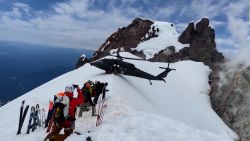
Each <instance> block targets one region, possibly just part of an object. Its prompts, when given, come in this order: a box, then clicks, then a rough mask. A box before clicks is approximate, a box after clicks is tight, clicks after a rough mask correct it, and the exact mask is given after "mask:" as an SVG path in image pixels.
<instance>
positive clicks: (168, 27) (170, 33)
mask: <svg viewBox="0 0 250 141" xmlns="http://www.w3.org/2000/svg"><path fill="white" fill-rule="evenodd" d="M153 26H154V27H155V29H156V28H159V29H160V31H159V33H158V37H155V38H151V39H150V40H147V41H144V42H142V43H140V44H138V46H137V47H136V48H135V50H137V51H142V52H143V53H144V54H145V55H146V59H150V58H152V57H154V55H155V54H157V53H158V52H160V51H161V50H163V49H166V48H167V47H170V46H174V47H175V51H176V52H178V51H179V50H180V49H182V48H183V47H189V44H182V43H180V42H179V41H178V37H179V34H178V33H177V32H176V29H175V26H174V24H172V23H168V22H161V21H154V24H153V25H151V29H152V27H153Z"/></svg>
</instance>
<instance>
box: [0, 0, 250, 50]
mask: <svg viewBox="0 0 250 141" xmlns="http://www.w3.org/2000/svg"><path fill="white" fill-rule="evenodd" d="M0 2H2V0H0ZM24 2H25V1H24ZM231 2H232V3H235V2H234V1H231ZM238 3H241V4H245V5H248V1H247V0H243V1H241V2H238ZM241 6H242V5H240V4H239V5H234V6H233V7H234V9H236V10H232V9H233V8H232V9H229V8H230V7H232V6H230V3H229V2H228V0H221V1H217V0H211V1H207V0H193V1H191V2H189V1H184V2H181V1H172V0H170V1H168V2H166V1H164V0H155V1H151V0H120V1H117V0H109V1H104V0H69V1H65V2H59V3H53V4H49V8H47V9H44V10H36V9H34V8H33V7H32V5H28V4H25V3H13V4H12V7H11V9H9V10H0V23H1V24H0V31H1V33H0V40H5V41H22V42H28V43H34V44H45V45H50V46H59V47H72V48H85V49H96V48H98V47H99V46H100V45H101V44H102V43H103V42H104V40H105V39H106V38H107V37H108V36H109V35H110V34H111V33H113V32H115V31H116V30H117V29H118V28H119V27H123V26H126V25H128V24H129V23H130V22H131V20H132V19H134V18H135V17H139V16H140V17H144V18H149V19H153V20H164V21H169V22H174V23H176V27H177V28H178V31H183V30H184V29H185V27H186V26H187V23H188V22H190V21H192V20H198V19H200V18H202V17H204V16H206V17H209V18H210V19H211V21H212V23H211V24H212V25H214V26H215V28H216V30H217V29H220V28H224V29H225V30H227V31H226V32H225V33H224V31H223V30H224V29H223V30H222V31H220V32H221V37H219V38H218V39H217V41H218V46H224V45H226V46H233V45H234V44H235V42H236V41H235V40H233V41H229V42H227V41H226V40H228V37H230V38H233V36H230V35H232V33H234V32H236V31H233V29H237V31H241V30H240V29H239V28H241V27H238V26H233V25H232V24H230V23H231V22H230V16H229V15H234V14H235V13H237V12H238V11H237V9H238V8H242V7H241ZM243 11H246V9H244V8H243ZM229 12H230V13H229ZM241 14H242V13H241ZM246 14H247V13H246ZM236 15H237V14H236ZM236 17H237V16H236ZM237 18H238V19H241V22H236V23H235V24H239V25H242V24H244V25H245V23H246V22H247V21H246V20H244V19H243V18H242V17H237ZM226 26H227V27H228V28H226ZM229 26H230V28H233V29H230V28H229ZM243 30H245V28H244V29H243ZM247 31H248V30H247ZM242 32H243V31H242ZM219 36H220V35H219ZM239 36H240V35H239ZM244 36H248V33H247V35H245V33H244ZM217 37H218V36H217Z"/></svg>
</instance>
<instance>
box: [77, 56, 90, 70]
mask: <svg viewBox="0 0 250 141" xmlns="http://www.w3.org/2000/svg"><path fill="white" fill-rule="evenodd" d="M88 62H89V60H88V58H86V57H84V56H81V57H80V58H79V59H78V61H77V63H76V69H77V68H79V67H81V66H83V65H84V64H86V63H88Z"/></svg>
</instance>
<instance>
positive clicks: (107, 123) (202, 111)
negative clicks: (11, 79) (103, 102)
mask: <svg viewBox="0 0 250 141" xmlns="http://www.w3.org/2000/svg"><path fill="white" fill-rule="evenodd" d="M121 55H122V56H128V57H131V54H128V53H121ZM125 61H128V62H131V63H133V64H135V65H136V66H137V67H138V68H140V69H141V70H145V71H147V72H149V73H152V74H154V75H156V74H159V73H160V72H161V71H162V70H160V69H158V67H159V66H167V64H166V63H152V62H144V61H132V60H125ZM171 67H173V68H176V69H177V70H176V71H174V72H171V73H170V74H169V76H168V77H167V78H166V79H165V80H166V83H163V82H159V81H153V85H150V84H149V82H148V81H147V80H145V79H140V78H136V77H130V76H117V75H107V74H104V72H103V71H102V70H100V69H98V68H95V67H93V66H90V65H89V64H86V65H84V66H83V67H80V68H79V69H77V70H74V71H71V72H68V73H66V74H64V75H62V76H60V77H57V78H55V79H53V80H52V81H50V82H48V83H46V84H44V85H42V86H40V87H38V88H36V89H34V90H32V91H30V92H28V93H26V94H25V95H23V96H21V97H19V98H17V99H16V100H14V101H11V102H9V103H8V104H6V105H5V106H3V107H1V108H0V117H1V118H2V120H1V121H0V127H4V128H0V136H1V138H2V139H3V140H16V141H24V140H25V141H34V140H42V139H43V138H44V137H45V130H44V129H41V128H40V129H38V130H36V131H35V132H34V133H31V134H30V135H26V134H24V133H25V131H26V127H27V119H26V121H25V123H24V126H23V130H22V132H23V134H21V135H18V136H17V135H16V131H17V125H18V116H19V106H20V104H21V101H22V100H24V99H25V100H26V103H27V104H30V105H35V104H37V103H39V104H40V107H41V108H46V109H47V105H48V100H49V98H50V99H52V98H53V95H54V94H56V93H58V92H60V91H63V90H64V87H65V86H66V85H67V84H71V83H74V84H79V85H82V84H83V83H84V82H86V81H88V80H93V81H95V80H99V81H108V83H109V86H108V89H110V92H109V93H108V94H107V104H108V109H107V112H106V115H105V117H104V123H103V125H101V126H99V127H95V118H93V117H91V116H90V113H84V116H83V117H82V118H80V119H77V123H76V130H77V131H80V132H82V133H83V135H82V136H77V135H72V136H70V137H69V138H68V139H67V140H69V141H77V140H83V138H84V137H86V136H88V135H91V136H92V137H93V139H94V140H95V141H107V140H109V141H110V140H113V141H117V140H121V141H123V140H124V141H125V140H132V141H133V140H150V141H152V140H172V141H177V140H186V141H189V140H190V141H191V140H192V141H193V140H199V141H211V140H213V141H216V140H217V141H223V140H224V141H232V140H233V139H236V138H237V135H235V134H234V132H233V131H231V130H230V129H229V128H228V127H227V126H226V125H225V124H224V123H223V121H222V120H221V119H220V118H219V117H218V116H217V115H216V114H215V112H214V111H213V110H212V108H211V105H210V102H209V96H208V93H209V90H210V87H209V84H208V75H209V73H210V70H209V68H208V67H207V66H205V65H203V64H202V63H199V62H193V61H181V62H177V63H174V64H173V65H172V64H171ZM88 130H91V131H92V132H91V133H87V131H88Z"/></svg>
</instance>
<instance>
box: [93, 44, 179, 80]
mask: <svg viewBox="0 0 250 141" xmlns="http://www.w3.org/2000/svg"><path fill="white" fill-rule="evenodd" d="M119 52H120V49H118V50H117V52H116V53H117V55H114V54H109V56H113V57H116V58H101V59H99V60H96V61H93V62H91V63H90V65H91V66H95V67H97V68H99V69H102V70H104V71H105V72H106V73H107V74H112V73H113V74H115V75H118V74H121V75H128V76H134V77H139V78H143V79H147V80H149V83H150V85H152V82H151V80H158V81H163V82H165V83H166V81H165V79H164V78H165V77H167V75H168V73H169V72H170V71H172V70H176V69H173V68H170V67H169V65H170V61H169V62H168V66H167V68H165V67H159V68H160V69H164V71H163V72H162V73H160V74H158V75H157V76H155V75H152V74H150V73H147V72H145V71H142V70H140V69H138V68H136V67H135V65H134V64H132V63H129V62H125V61H123V60H124V59H130V60H141V61H146V60H144V59H138V58H130V57H123V56H120V53H119Z"/></svg>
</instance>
